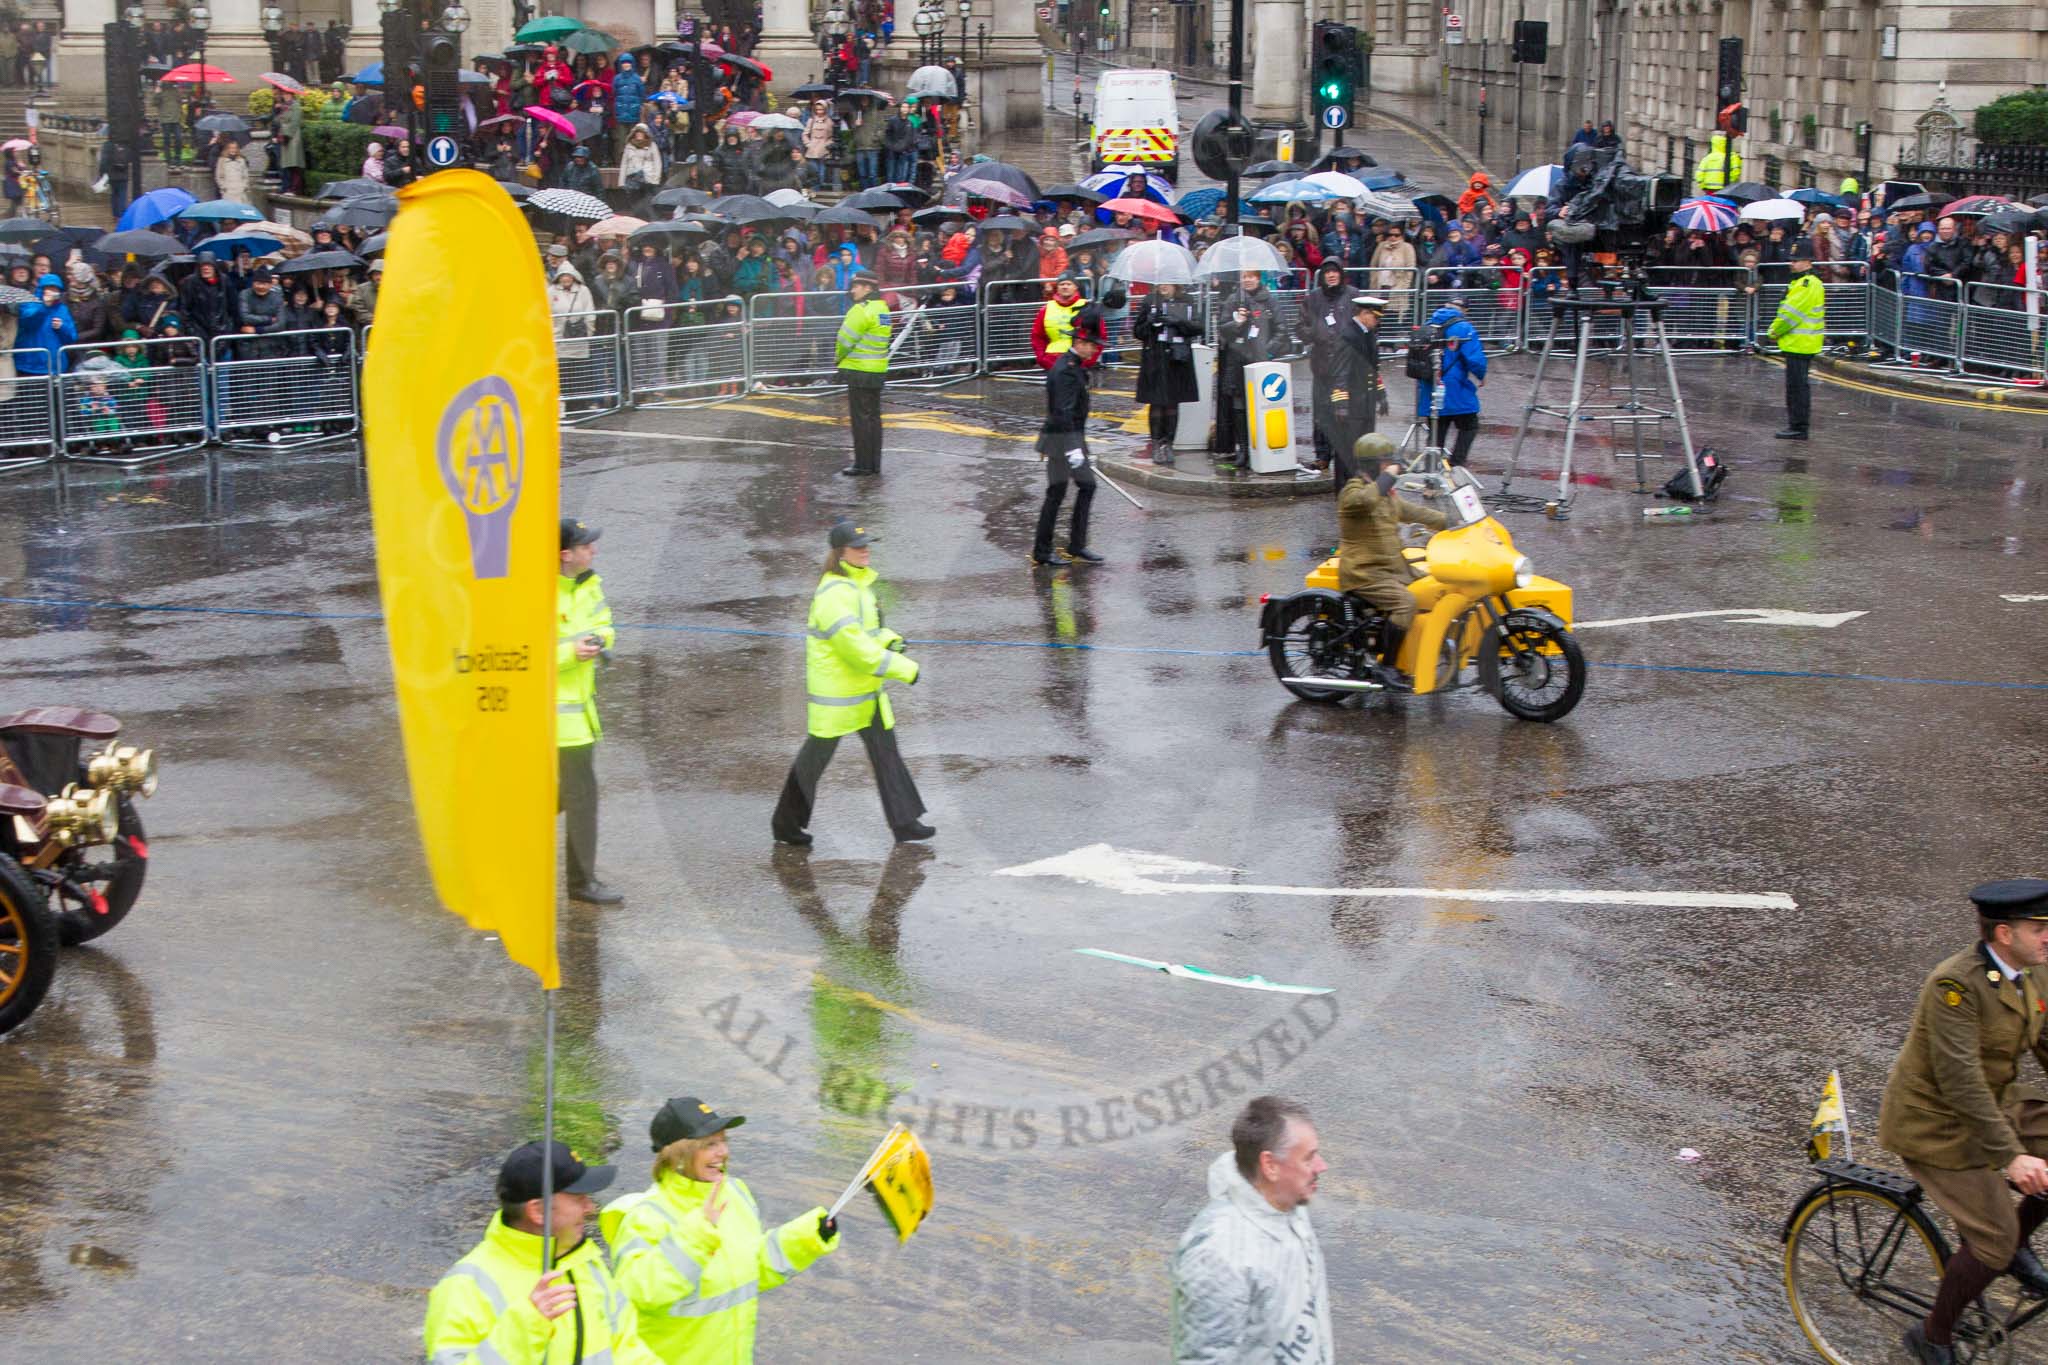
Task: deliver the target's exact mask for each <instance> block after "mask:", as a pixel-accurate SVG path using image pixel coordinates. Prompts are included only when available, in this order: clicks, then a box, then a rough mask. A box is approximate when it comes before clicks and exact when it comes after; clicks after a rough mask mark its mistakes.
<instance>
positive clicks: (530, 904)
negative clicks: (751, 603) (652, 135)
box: [363, 171, 561, 990]
mask: <svg viewBox="0 0 2048 1365" xmlns="http://www.w3.org/2000/svg"><path fill="white" fill-rule="evenodd" d="M399 205H400V212H399V214H398V216H397V218H396V219H394V220H393V222H392V225H391V242H390V246H389V248H388V250H387V251H386V252H385V257H384V262H385V265H384V286H383V289H382V291H381V293H380V296H379V299H378V305H377V317H376V321H375V325H374V326H373V327H372V328H371V330H370V352H369V358H368V361H367V362H366V364H365V365H364V368H363V418H364V428H365V433H366V442H365V443H366V447H367V462H368V465H369V477H370V511H371V517H372V521H373V523H374V525H375V527H376V534H377V577H378V582H379V584H380V586H381V588H382V590H383V600H384V629H385V633H386V636H387V637H388V639H389V641H390V645H391V672H392V676H393V680H394V682H395V684H396V687H397V692H398V719H399V725H400V728H401V730H402V731H403V733H404V736H405V754H406V766H407V769H408V770H409V772H410V775H411V781H412V799H413V809H414V812H415V814H416V815H417V817H418V820H419V827H420V840H421V842H422V843H423V844H424V845H425V847H426V855H427V865H428V867H429V868H430V869H431V870H432V872H433V877H434V891H435V893H436V894H437V895H438V896H439V897H440V899H441V903H442V904H443V905H445V906H447V907H448V909H450V910H452V911H454V912H455V913H456V914H458V915H460V916H462V917H463V918H464V919H465V920H467V921H469V923H470V924H471V925H473V926H474V927H476V928H478V929H486V930H490V931H492V932H495V933H496V934H497V935H498V936H499V937H500V938H501V939H502V940H503V941H504V945H505V952H506V954H507V955H508V956H510V957H511V959H512V960H513V961H514V962H517V963H520V964H521V965H523V966H525V967H528V968H531V969H532V971H533V972H534V973H535V974H536V975H537V976H539V977H540V982H541V985H542V987H544V988H546V989H549V990H552V989H554V988H555V987H556V986H558V985H560V984H561V971H560V968H559V966H558V964H557V961H556V955H555V873H554V868H555V864H554V858H555V828H554V824H555V761H556V760H555V727H554V703H555V663H554V658H555V650H554V606H555V578H556V576H557V569H558V567H559V564H560V561H559V559H558V558H557V555H558V553H559V544H560V521H559V512H558V508H559V504H560V488H559V481H560V467H561V438H560V434H559V432H558V431H557V429H556V425H555V423H556V406H557V402H558V398H557V394H558V383H557V378H556V372H555V351H554V337H553V333H552V330H551V327H550V319H549V315H548V304H547V292H546V287H545V285H544V284H543V283H542V280H541V271H540V265H539V262H538V260H537V258H536V257H535V255H534V245H533V233H532V232H531V231H530V230H529V229H528V227H527V225H526V223H525V222H524V221H523V220H522V219H521V218H520V216H519V211H518V210H517V209H516V208H515V207H514V206H513V203H512V200H511V199H510V197H508V196H507V195H506V193H505V192H504V190H502V189H500V188H499V187H498V186H497V185H495V184H493V183H492V181H491V179H490V177H488V176H486V175H482V174H480V173H478V172H476V171H442V172H440V173H439V174H436V175H431V176H428V177H426V178H425V179H422V180H420V181H417V182H415V183H413V184H411V185H408V186H406V187H405V188H404V189H402V190H400V191H399Z"/></svg>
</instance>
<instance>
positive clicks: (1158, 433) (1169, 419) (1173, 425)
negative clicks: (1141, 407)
mask: <svg viewBox="0 0 2048 1365" xmlns="http://www.w3.org/2000/svg"><path fill="white" fill-rule="evenodd" d="M1145 420H1146V423H1147V424H1148V425H1149V426H1150V428H1151V431H1152V439H1153V440H1155V441H1164V442H1166V443H1167V444H1168V445H1172V444H1173V442H1174V438H1175V437H1177V436H1179V435H1180V404H1178V403H1148V404H1146V406H1145Z"/></svg>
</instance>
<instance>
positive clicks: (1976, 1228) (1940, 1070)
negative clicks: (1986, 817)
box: [1877, 877, 2048, 1365]
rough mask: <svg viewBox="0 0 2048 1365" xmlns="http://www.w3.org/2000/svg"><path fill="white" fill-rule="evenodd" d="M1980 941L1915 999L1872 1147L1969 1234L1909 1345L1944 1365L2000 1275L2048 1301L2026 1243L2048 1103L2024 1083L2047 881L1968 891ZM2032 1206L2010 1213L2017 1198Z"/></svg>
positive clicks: (2040, 1004) (2036, 1202)
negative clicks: (1891, 1158)
mask: <svg viewBox="0 0 2048 1365" xmlns="http://www.w3.org/2000/svg"><path fill="white" fill-rule="evenodd" d="M1970 900H1971V901H1972V903H1974V904H1975V905H1976V907H1977V917H1978V918H1977V923H1978V929H1979V934H1980V938H1979V941H1978V942H1977V943H1975V944H1974V945H1972V946H1971V947H1968V948H1965V949H1964V950H1963V951H1961V952H1959V953H1957V954H1955V955H1954V956H1953V957H1951V958H1949V959H1948V960H1947V961H1945V962H1943V963H1942V964H1941V965H1940V966H1938V967H1936V968H1935V969H1934V972H1933V974H1932V975H1930V976H1929V977H1928V978H1927V980H1926V982H1925V983H1924V984H1922V986H1921V987H1920V1000H1919V1003H1918V1004H1917V1005H1916V1006H1915V1007H1914V1011H1913V1026H1912V1029H1911V1030H1910V1031H1909V1032H1908V1033H1907V1035H1906V1045H1905V1046H1904V1047H1903V1048H1902V1049H1900V1051H1899V1059H1898V1061H1897V1063H1895V1064H1894V1065H1893V1067H1892V1075H1891V1081H1890V1083H1889V1084H1887V1085H1886V1086H1885V1092H1884V1107H1883V1109H1882V1111H1881V1112H1880V1114H1879V1116H1878V1128H1877V1137H1878V1141H1880V1142H1882V1143H1883V1144H1884V1145H1885V1147H1887V1148H1888V1149H1890V1150H1891V1151H1892V1152H1895V1153H1897V1154H1898V1156H1899V1157H1900V1158H1902V1159H1903V1160H1904V1161H1905V1163H1906V1169H1907V1170H1908V1171H1910V1172H1911V1173H1912V1175H1913V1178H1914V1179H1915V1180H1918V1181H1919V1182H1920V1184H1921V1185H1922V1187H1924V1188H1925V1189H1926V1191H1927V1193H1928V1194H1929V1195H1930V1196H1931V1197H1932V1198H1933V1200H1934V1202H1935V1203H1936V1204H1938V1205H1939V1206H1940V1207H1941V1209H1942V1210H1943V1211H1944V1212H1945V1213H1947V1214H1948V1216H1949V1217H1950V1218H1952V1219H1954V1220H1955V1224H1956V1228H1957V1229H1958V1230H1959V1231H1960V1232H1961V1233H1962V1238H1963V1244H1962V1246H1961V1247H1959V1248H1958V1249H1957V1250H1956V1253H1955V1254H1954V1255H1953V1256H1951V1257H1949V1261H1948V1266H1947V1268H1946V1269H1945V1271H1944V1272H1943V1274H1942V1279H1941V1288H1940V1289H1939V1290H1938V1291H1936V1293H1935V1297H1934V1307H1933V1309H1932V1310H1931V1311H1930V1312H1929V1313H1928V1315H1927V1319H1926V1321H1925V1322H1917V1323H1915V1324H1913V1326H1912V1327H1911V1328H1910V1329H1909V1330H1908V1331H1907V1333H1906V1347H1907V1349H1908V1350H1909V1351H1910V1352H1911V1353H1912V1354H1913V1357H1914V1358H1915V1359H1916V1360H1920V1361H1923V1362H1928V1363H1929V1365H1950V1362H1953V1361H1954V1360H1955V1358H1956V1354H1955V1348H1954V1346H1953V1344H1952V1343H1953V1332H1954V1328H1955V1323H1956V1318H1957V1316H1958V1315H1959V1314H1960V1313H1961V1312H1962V1311H1963V1309H1964V1308H1965V1307H1966V1306H1967V1305H1968V1304H1969V1303H1970V1302H1971V1301H1972V1300H1973V1299H1975V1298H1976V1297H1977V1296H1978V1295H1979V1294H1981V1293H1982V1292H1983V1291H1984V1289H1985V1287H1986V1286H1987V1285H1989V1284H1990V1283H1991V1282H1992V1281H1993V1280H1995V1279H1997V1278H1998V1276H1999V1274H2000V1273H2001V1272H2003V1271H2005V1270H2006V1269H2008V1268H2010V1269H2011V1271H2012V1273H2013V1278H2015V1279H2016V1280H2018V1281H2019V1282H2020V1284H2021V1285H2022V1286H2023V1287H2025V1288H2026V1289H2027V1290H2029V1291H2030V1292H2032V1293H2037V1294H2039V1293H2048V1272H2044V1271H2043V1269H2042V1267H2041V1263H2040V1262H2039V1261H2037V1260H2036V1259H2035V1258H2034V1254H2033V1252H2032V1250H2030V1249H2029V1248H2028V1246H2027V1238H2028V1237H2030V1236H2031V1235H2032V1234H2033V1232H2034V1229H2035V1228H2037V1227H2039V1226H2040V1224H2041V1223H2042V1221H2043V1220H2044V1219H2048V1161H2043V1160H2042V1157H2043V1156H2044V1155H2048V1095H2044V1094H2043V1093H2042V1091H2041V1089H2040V1088H2039V1087H2038V1086H2035V1085H2032V1084H2029V1083H2027V1082H2025V1081H2021V1080H2019V1079H2018V1075H2019V1068H2020V1062H2021V1060H2022V1059H2023V1058H2024V1057H2025V1055H2026V1054H2027V1053H2029V1052H2031V1053H2033V1054H2034V1057H2035V1059H2036V1060H2037V1061H2039V1062H2040V1063H2041V1064H2042V1065H2043V1066H2044V1067H2048V1044H2044V1041H2043V1038H2042V1032H2043V1025H2044V1024H2048V990H2044V984H2048V983H2044V980H2041V979H2037V978H2043V977H2048V971H2044V964H2048V880H2042V879H2040V878H2033V877H2023V878H2017V879H2014V880H2010V881H1997V882H1986V883H1984V884H1983V885H1982V886H1979V887H1977V888H1975V889H1974V890H1972V891H1971V892H1970ZM2013 1189H2017V1190H2018V1191H2019V1192H2020V1193H2021V1194H2022V1195H2024V1196H2025V1198H2024V1199H2022V1200H2021V1201H2020V1202H2019V1204H2018V1205H2017V1206H2015V1204H2014V1202H2013V1198H2012V1193H2011V1191H2012V1190H2013Z"/></svg>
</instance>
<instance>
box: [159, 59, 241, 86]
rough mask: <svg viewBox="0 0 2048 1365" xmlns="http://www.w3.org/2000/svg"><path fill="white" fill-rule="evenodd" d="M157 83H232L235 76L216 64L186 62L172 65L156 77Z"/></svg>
mask: <svg viewBox="0 0 2048 1365" xmlns="http://www.w3.org/2000/svg"><path fill="white" fill-rule="evenodd" d="M157 83H158V84H159V85H233V84H234V83H235V78H234V77H233V76H230V75H229V74H228V73H227V72H225V71H223V70H221V69H220V68H219V67H217V66H201V65H200V64H199V63H197V62H187V63H185V64H184V65H183V66H174V67H172V68H171V69H170V70H169V71H166V72H164V74H163V75H161V76H159V77H158V78H157Z"/></svg>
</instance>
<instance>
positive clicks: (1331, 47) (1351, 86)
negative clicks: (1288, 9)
mask: <svg viewBox="0 0 2048 1365" xmlns="http://www.w3.org/2000/svg"><path fill="white" fill-rule="evenodd" d="M1314 51H1315V60H1314V62H1313V64H1312V65H1311V68H1310V69H1311V72H1312V73H1313V76H1314V80H1315V86H1314V89H1315V113H1316V126H1317V127H1318V128H1327V129H1331V130H1335V129H1339V128H1343V127H1345V126H1347V125H1348V124H1349V123H1350V122H1351V115H1352V113H1353V108H1352V106H1353V103H1354V101H1356V99H1357V97H1358V76H1359V68H1360V65H1361V61H1360V56H1361V54H1360V52H1359V46H1358V30H1357V29H1355V28H1353V27H1351V25H1349V24H1339V23H1335V22H1333V21H1331V20H1327V19H1325V20H1323V21H1321V22H1320V23H1318V24H1317V25H1316V26H1315V39H1314ZM1331 109H1341V110H1343V113H1342V114H1340V115H1332V114H1330V113H1329V112H1328V111H1329V110H1331Z"/></svg>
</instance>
